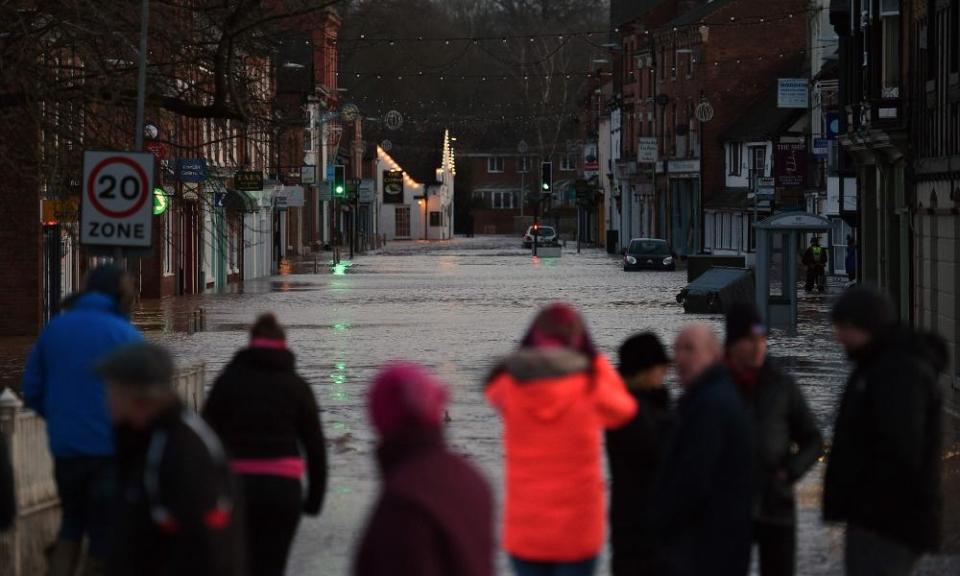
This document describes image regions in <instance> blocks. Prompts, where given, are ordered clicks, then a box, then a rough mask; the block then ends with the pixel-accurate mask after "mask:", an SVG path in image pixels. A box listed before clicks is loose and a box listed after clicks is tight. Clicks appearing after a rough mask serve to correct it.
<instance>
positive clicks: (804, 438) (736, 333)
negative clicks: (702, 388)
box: [726, 303, 823, 576]
mask: <svg viewBox="0 0 960 576" xmlns="http://www.w3.org/2000/svg"><path fill="white" fill-rule="evenodd" d="M726 353H727V367H728V368H729V370H730V374H731V375H732V376H733V380H734V382H735V383H736V384H737V385H738V387H739V388H740V393H741V394H742V395H743V398H744V401H745V402H746V405H747V409H748V411H749V412H750V415H751V416H752V419H753V427H754V448H755V450H756V451H755V453H754V473H755V474H754V489H755V492H754V509H753V514H754V526H753V528H754V529H753V538H754V540H755V541H756V542H757V547H758V549H759V553H760V574H761V575H762V576H780V575H783V576H792V575H793V573H794V568H795V557H796V539H797V536H796V521H797V518H796V516H797V512H796V503H795V502H794V498H793V485H794V484H795V483H796V482H797V481H799V480H800V478H801V477H802V476H803V475H804V474H805V473H806V472H807V471H808V470H809V469H810V467H812V466H813V465H814V464H815V463H816V461H817V458H819V457H820V454H821V453H822V452H823V438H822V436H821V435H820V430H819V429H818V428H817V423H816V421H815V420H814V418H813V414H812V413H811V412H810V407H809V406H808V405H807V401H806V399H805V398H804V396H803V392H801V391H800V388H799V386H797V383H796V382H795V381H794V380H793V378H791V377H790V376H789V375H788V374H786V373H784V372H782V371H780V370H779V369H778V368H777V367H776V366H774V365H773V363H772V362H771V361H770V358H769V357H768V356H767V334H766V329H765V327H764V326H763V321H762V320H761V318H760V314H759V313H758V312H757V309H756V307H755V306H753V305H752V304H747V303H736V304H734V305H733V306H731V308H730V310H729V311H728V312H727V340H726Z"/></svg>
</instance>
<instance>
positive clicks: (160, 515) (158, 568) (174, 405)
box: [97, 343, 245, 576]
mask: <svg viewBox="0 0 960 576" xmlns="http://www.w3.org/2000/svg"><path fill="white" fill-rule="evenodd" d="M97 371H98V373H99V374H100V375H101V376H102V377H103V378H104V380H105V381H106V382H107V389H108V399H109V405H110V412H111V415H112V417H113V420H114V423H115V425H116V430H115V439H116V448H117V480H118V492H117V493H118V494H119V495H120V503H119V511H118V512H119V514H118V523H117V532H116V545H115V546H114V547H113V549H112V552H111V557H110V559H109V561H108V563H107V572H108V573H109V574H111V575H115V576H128V575H130V574H137V575H139V576H243V575H244V574H245V570H244V564H245V562H244V558H245V557H244V554H243V543H242V538H243V536H242V529H243V527H242V514H241V513H240V508H239V507H238V506H237V499H236V485H235V484H236V483H235V480H234V478H233V477H232V475H231V474H230V469H229V463H228V461H227V459H226V455H225V453H224V451H223V447H222V446H221V445H220V441H219V440H218V439H217V437H216V435H215V434H214V433H213V432H212V431H211V430H210V429H209V428H208V427H207V425H206V424H205V423H204V422H203V420H201V419H200V417H198V416H197V415H195V414H194V413H192V412H190V411H189V410H187V409H186V408H184V406H183V404H182V403H181V402H180V400H179V398H178V397H177V393H176V391H175V390H174V389H173V386H172V382H171V380H172V377H173V359H172V358H171V357H170V354H169V353H168V352H167V351H166V350H165V349H164V348H161V347H160V346H157V345H154V344H147V343H138V344H131V345H128V346H125V347H123V348H120V349H118V350H117V351H116V352H114V353H112V354H111V355H109V356H108V357H107V358H106V359H104V360H103V361H101V362H100V364H99V365H98V368H97Z"/></svg>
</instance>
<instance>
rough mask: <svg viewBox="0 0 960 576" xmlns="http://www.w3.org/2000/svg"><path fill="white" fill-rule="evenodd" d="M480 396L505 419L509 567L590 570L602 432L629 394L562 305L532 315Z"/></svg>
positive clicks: (622, 412) (630, 401) (628, 414)
mask: <svg viewBox="0 0 960 576" xmlns="http://www.w3.org/2000/svg"><path fill="white" fill-rule="evenodd" d="M486 395H487V398H488V400H489V401H490V403H491V404H492V405H493V406H494V407H495V408H496V409H497V410H498V411H499V412H500V414H501V416H502V417H503V422H504V444H505V449H506V450H505V452H506V456H505V458H506V503H505V507H506V509H505V512H504V516H503V518H504V527H503V546H504V548H505V549H506V551H507V553H508V554H509V555H510V558H511V562H512V564H513V567H514V570H515V572H516V574H517V575H518V576H525V575H526V574H554V573H559V571H562V573H563V574H568V575H589V574H592V573H593V572H594V570H595V569H596V564H597V557H598V556H599V554H600V552H601V550H602V549H603V544H604V528H605V526H604V521H605V503H604V479H603V471H602V465H601V449H602V442H603V431H604V429H610V428H617V427H619V426H622V425H624V424H626V423H627V422H629V421H630V419H631V418H632V417H633V415H634V414H635V413H636V410H637V403H636V401H635V400H634V398H633V397H632V396H631V395H630V394H629V393H628V392H627V389H626V386H625V385H624V383H623V380H622V379H621V378H620V375H619V374H618V373H617V371H616V369H615V368H614V367H613V366H612V365H611V363H610V361H609V360H608V359H607V358H606V357H605V356H603V355H602V354H600V353H599V352H598V351H597V349H596V347H595V346H594V344H593V341H592V340H591V338H590V335H589V334H588V332H587V328H586V325H585V323H584V321H583V318H582V317H581V316H580V314H579V313H577V311H576V310H574V309H573V308H572V307H571V306H569V305H566V304H552V305H550V306H548V307H546V308H545V309H544V310H542V311H541V312H540V313H539V314H538V315H537V317H536V319H535V320H534V322H533V326H532V327H531V328H530V331H529V332H528V333H527V335H526V337H525V338H524V339H523V342H522V343H521V344H520V348H519V349H518V350H517V351H516V352H514V353H513V354H511V355H510V356H508V357H507V358H506V359H504V360H503V361H502V362H501V363H500V364H499V365H498V366H497V368H496V369H495V370H494V372H493V374H492V376H491V378H490V379H489V381H488V383H487V388H486Z"/></svg>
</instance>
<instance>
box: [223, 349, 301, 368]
mask: <svg viewBox="0 0 960 576" xmlns="http://www.w3.org/2000/svg"><path fill="white" fill-rule="evenodd" d="M233 364H234V365H235V366H238V367H242V368H247V369H252V370H260V371H264V372H283V371H288V370H293V369H294V367H295V365H296V360H295V357H294V355H293V352H291V351H289V350H281V349H275V348H244V349H243V350H240V351H239V352H237V354H236V356H234V357H233Z"/></svg>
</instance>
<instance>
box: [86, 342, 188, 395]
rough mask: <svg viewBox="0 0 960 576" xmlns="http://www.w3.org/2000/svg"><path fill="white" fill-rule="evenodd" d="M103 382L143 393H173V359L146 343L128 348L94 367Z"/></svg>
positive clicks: (124, 347)
mask: <svg viewBox="0 0 960 576" xmlns="http://www.w3.org/2000/svg"><path fill="white" fill-rule="evenodd" d="M94 371H95V372H96V373H97V374H99V375H100V376H101V377H102V378H103V379H104V380H109V381H110V382H112V383H114V384H117V385H120V386H126V387H130V388H138V389H141V390H143V391H166V390H172V389H173V372H174V363H173V357H172V356H170V353H169V352H168V351H167V349H166V348H164V347H163V346H158V345H157V344H151V343H149V342H137V343H136V344H127V345H125V346H122V347H120V348H118V349H116V350H115V351H113V352H111V353H110V354H108V355H107V356H105V357H104V358H103V359H101V360H100V361H98V362H97V363H96V365H95V366H94Z"/></svg>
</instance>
